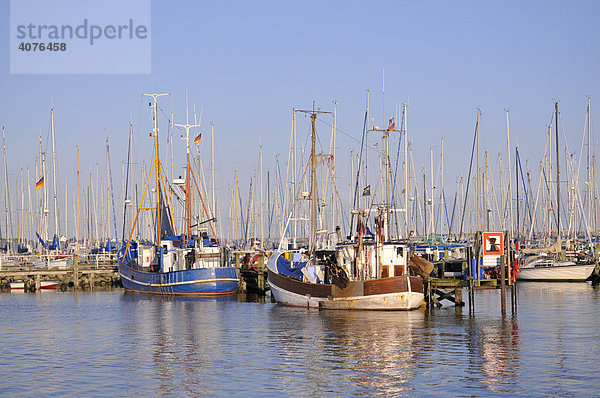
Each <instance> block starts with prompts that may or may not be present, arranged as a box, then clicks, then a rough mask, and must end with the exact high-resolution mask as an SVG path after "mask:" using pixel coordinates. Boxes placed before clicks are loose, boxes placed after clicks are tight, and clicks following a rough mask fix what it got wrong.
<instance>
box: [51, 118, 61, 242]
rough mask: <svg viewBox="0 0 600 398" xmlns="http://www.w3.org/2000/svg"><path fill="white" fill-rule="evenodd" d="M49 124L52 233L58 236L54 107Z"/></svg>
mask: <svg viewBox="0 0 600 398" xmlns="http://www.w3.org/2000/svg"><path fill="white" fill-rule="evenodd" d="M50 124H51V126H52V128H51V130H52V185H53V193H54V234H55V235H56V236H58V237H59V238H60V228H59V225H58V198H57V194H56V145H55V136H54V107H51V108H50Z"/></svg>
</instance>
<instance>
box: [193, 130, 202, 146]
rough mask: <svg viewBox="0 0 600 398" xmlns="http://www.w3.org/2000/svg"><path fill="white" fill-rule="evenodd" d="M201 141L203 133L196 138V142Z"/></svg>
mask: <svg viewBox="0 0 600 398" xmlns="http://www.w3.org/2000/svg"><path fill="white" fill-rule="evenodd" d="M200 141H202V133H200V134H198V137H196V138H194V144H197V143H199V142H200Z"/></svg>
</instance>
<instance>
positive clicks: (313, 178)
mask: <svg viewBox="0 0 600 398" xmlns="http://www.w3.org/2000/svg"><path fill="white" fill-rule="evenodd" d="M316 119H317V114H316V113H311V115H310V120H311V135H310V143H311V152H310V161H311V165H310V241H309V242H310V244H309V248H310V255H311V258H314V255H315V248H316V247H315V246H316V234H317V157H316V134H315V121H316Z"/></svg>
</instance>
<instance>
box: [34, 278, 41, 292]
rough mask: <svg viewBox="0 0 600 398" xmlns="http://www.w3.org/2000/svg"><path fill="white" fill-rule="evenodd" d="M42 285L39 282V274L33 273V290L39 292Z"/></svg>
mask: <svg viewBox="0 0 600 398" xmlns="http://www.w3.org/2000/svg"><path fill="white" fill-rule="evenodd" d="M41 287H42V283H41V282H40V274H35V291H36V292H39V291H40V288H41Z"/></svg>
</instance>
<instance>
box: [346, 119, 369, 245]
mask: <svg viewBox="0 0 600 398" xmlns="http://www.w3.org/2000/svg"><path fill="white" fill-rule="evenodd" d="M367 116H368V115H367V111H365V119H364V122H363V134H362V141H361V143H360V155H359V158H358V170H357V171H356V184H355V185H354V198H353V199H352V207H353V208H356V207H357V201H358V196H357V195H358V183H359V177H360V168H361V167H360V166H361V164H362V154H363V149H364V144H365V134H366V130H367ZM367 183H368V181H367ZM350 210H352V209H350ZM351 214H352V215H351V216H350V236H354V228H353V227H354V213H351Z"/></svg>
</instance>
